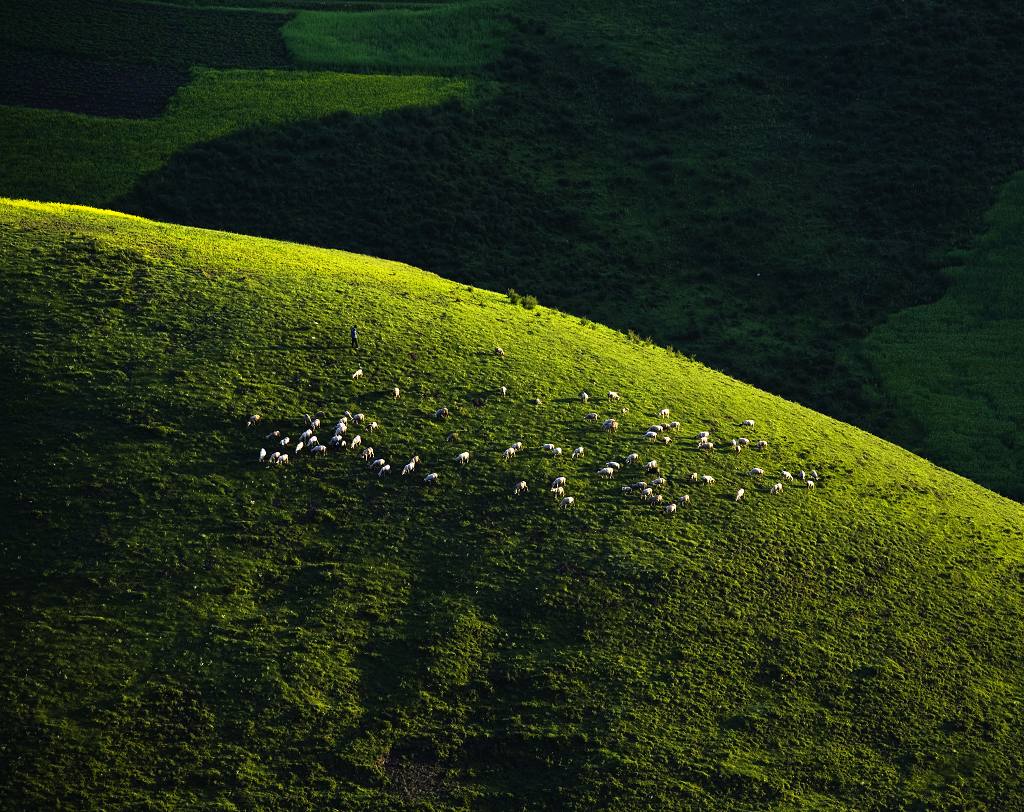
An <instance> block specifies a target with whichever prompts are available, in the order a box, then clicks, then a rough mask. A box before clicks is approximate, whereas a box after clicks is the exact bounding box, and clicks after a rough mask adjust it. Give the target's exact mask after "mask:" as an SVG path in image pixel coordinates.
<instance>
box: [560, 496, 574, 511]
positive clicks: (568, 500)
mask: <svg viewBox="0 0 1024 812" xmlns="http://www.w3.org/2000/svg"><path fill="white" fill-rule="evenodd" d="M575 504H576V497H574V496H566V497H564V498H563V499H562V501H561V502H559V503H558V507H559V509H560V510H567V509H568V508H571V507H572V506H573V505H575Z"/></svg>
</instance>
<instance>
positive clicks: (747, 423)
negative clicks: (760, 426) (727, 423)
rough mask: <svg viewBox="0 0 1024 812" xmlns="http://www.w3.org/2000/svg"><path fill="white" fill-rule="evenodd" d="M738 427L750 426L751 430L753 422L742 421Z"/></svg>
mask: <svg viewBox="0 0 1024 812" xmlns="http://www.w3.org/2000/svg"><path fill="white" fill-rule="evenodd" d="M740 425H741V426H750V427H751V428H753V426H754V421H753V420H744V421H743V422H742V423H740Z"/></svg>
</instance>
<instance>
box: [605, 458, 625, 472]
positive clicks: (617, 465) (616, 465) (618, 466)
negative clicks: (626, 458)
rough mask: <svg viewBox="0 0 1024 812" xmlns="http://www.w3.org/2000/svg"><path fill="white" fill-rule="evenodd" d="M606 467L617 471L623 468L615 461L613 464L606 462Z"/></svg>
mask: <svg viewBox="0 0 1024 812" xmlns="http://www.w3.org/2000/svg"><path fill="white" fill-rule="evenodd" d="M605 465H606V466H607V467H608V468H614V469H615V470H616V471H618V470H619V469H620V468H622V465H621V464H620V463H617V462H615V461H614V460H613V461H612V462H606V463H605Z"/></svg>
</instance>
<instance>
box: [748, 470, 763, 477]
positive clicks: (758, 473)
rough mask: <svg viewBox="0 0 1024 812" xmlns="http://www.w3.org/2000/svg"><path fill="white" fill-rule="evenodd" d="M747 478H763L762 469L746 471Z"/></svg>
mask: <svg viewBox="0 0 1024 812" xmlns="http://www.w3.org/2000/svg"><path fill="white" fill-rule="evenodd" d="M747 476H764V468H751V469H750V470H749V471H747Z"/></svg>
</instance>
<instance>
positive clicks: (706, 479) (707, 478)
mask: <svg viewBox="0 0 1024 812" xmlns="http://www.w3.org/2000/svg"><path fill="white" fill-rule="evenodd" d="M700 481H701V482H702V483H703V484H704V485H714V484H715V478H714V477H713V476H711V474H704V476H702V477H701V478H700Z"/></svg>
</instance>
